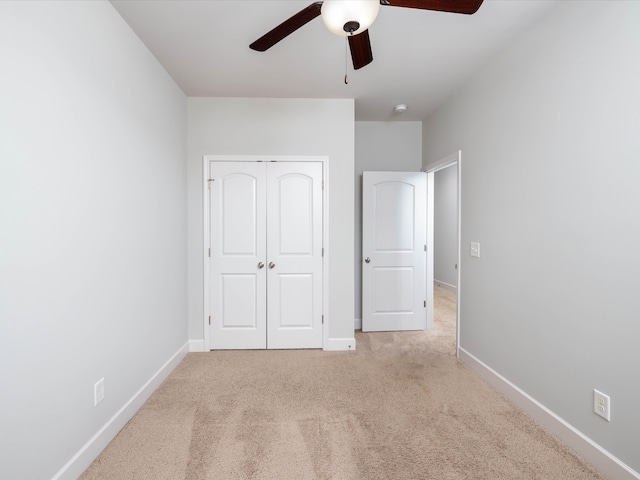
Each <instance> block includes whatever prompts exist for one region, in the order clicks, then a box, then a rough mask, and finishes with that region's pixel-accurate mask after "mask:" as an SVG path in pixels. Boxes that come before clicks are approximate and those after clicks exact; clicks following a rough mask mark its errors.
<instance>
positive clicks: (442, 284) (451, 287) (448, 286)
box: [433, 280, 458, 293]
mask: <svg viewBox="0 0 640 480" xmlns="http://www.w3.org/2000/svg"><path fill="white" fill-rule="evenodd" d="M433 283H434V285H438V286H439V287H442V288H446V289H447V290H450V291H452V292H454V293H458V287H456V286H455V285H451V284H450V283H447V282H441V281H440V280H433Z"/></svg>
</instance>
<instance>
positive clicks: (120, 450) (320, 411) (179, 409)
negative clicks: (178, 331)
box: [81, 288, 604, 480]
mask: <svg viewBox="0 0 640 480" xmlns="http://www.w3.org/2000/svg"><path fill="white" fill-rule="evenodd" d="M454 312H455V295H454V294H452V293H450V292H448V291H445V290H443V289H440V288H438V289H437V295H436V328H435V329H434V330H433V331H430V332H407V333H374V334H362V333H360V332H358V334H357V351H356V352H322V351H316V350H306V351H305V350H298V351H226V352H211V353H191V354H189V355H188V356H187V357H186V358H185V360H184V361H183V362H182V363H181V364H180V365H179V366H178V367H177V368H176V369H175V370H174V372H173V373H172V374H171V376H170V377H169V378H168V379H167V380H166V381H165V382H164V383H163V385H162V386H161V387H160V388H159V389H158V390H157V391H156V392H155V393H154V395H153V396H152V397H151V398H150V399H149V401H148V402H147V403H146V404H145V405H144V406H143V407H142V409H141V410H140V411H139V412H138V413H137V414H136V416H135V417H134V418H133V419H132V420H131V421H130V422H129V423H128V424H127V425H126V426H125V428H124V429H123V430H122V431H121V432H120V434H119V435H118V436H117V437H116V438H115V439H114V441H113V442H112V443H111V444H110V445H109V446H108V447H107V448H106V449H105V451H104V452H103V453H102V454H101V455H100V456H99V457H98V459H97V460H96V461H95V462H94V463H93V464H92V465H91V466H90V467H89V469H88V470H87V471H86V472H85V473H84V475H83V476H82V477H81V478H82V480H93V479H118V480H125V479H126V480H136V479H141V480H142V479H145V480H146V479H149V480H161V479H171V480H177V479H190V480H191V479H224V480H231V479H296V480H297V479H336V480H338V479H354V480H355V479H362V480H373V479H390V480H396V479H397V480H400V479H407V480H409V479H411V480H415V479H434V480H436V479H437V480H454V479H456V480H457V479H470V480H471V479H473V480H476V479H491V480H500V479H508V480H514V479H554V480H557V479H562V480H568V479H580V480H585V479H601V478H604V477H601V476H600V475H599V474H598V473H597V472H595V470H593V469H592V468H591V467H590V466H589V465H587V464H586V463H584V462H582V461H581V460H580V459H579V458H578V457H577V456H576V455H575V454H573V453H572V452H571V451H570V450H569V449H568V448H566V447H564V446H563V445H561V444H560V443H559V442H558V441H556V440H555V439H554V438H553V437H552V436H551V435H550V434H549V433H547V432H546V431H545V430H543V429H542V428H541V427H539V426H538V425H537V424H536V423H534V422H533V421H532V420H531V419H530V418H529V417H527V416H526V415H525V414H524V413H522V412H521V411H520V410H518V409H517V408H516V407H514V406H513V405H512V404H511V403H509V402H508V401H506V400H505V399H504V398H502V397H501V396H500V395H499V394H498V393H496V392H495V391H494V390H493V389H492V388H491V387H490V386H489V385H488V384H486V383H485V382H484V381H483V380H481V379H480V378H478V377H477V376H476V375H475V374H474V373H473V372H472V371H471V370H470V369H469V368H467V367H466V366H464V365H463V364H461V363H460V362H458V361H457V360H456V358H455V356H454V353H455V320H454V319H455V313H454Z"/></svg>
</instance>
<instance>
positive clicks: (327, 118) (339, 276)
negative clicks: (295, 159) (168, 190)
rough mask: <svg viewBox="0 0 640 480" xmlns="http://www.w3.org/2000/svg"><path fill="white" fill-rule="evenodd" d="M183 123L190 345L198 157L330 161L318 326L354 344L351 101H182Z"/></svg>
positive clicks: (199, 290)
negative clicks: (325, 299) (324, 286)
mask: <svg viewBox="0 0 640 480" xmlns="http://www.w3.org/2000/svg"><path fill="white" fill-rule="evenodd" d="M188 122H189V134H188V136H189V139H188V158H189V167H188V170H189V173H188V175H189V180H188V191H189V194H188V211H189V214H188V237H189V240H188V242H189V254H188V255H189V259H188V265H189V334H190V338H191V339H192V340H194V341H196V342H197V341H200V340H202V339H203V338H204V332H203V312H204V297H203V260H204V259H203V219H202V215H203V200H202V181H203V179H202V156H203V155H206V154H213V155H226V154H229V155H322V156H328V157H329V215H328V217H329V218H328V223H329V225H328V226H327V228H328V229H329V312H326V313H325V319H326V320H327V322H328V324H329V337H331V338H332V339H353V338H354V334H353V332H354V330H353V304H354V299H353V283H352V279H353V221H354V219H353V175H354V173H353V172H354V153H353V152H354V102H353V100H352V99H347V100H316V99H267V98H189V100H188ZM336 341H338V340H336ZM325 347H326V346H325ZM345 348H346V347H345Z"/></svg>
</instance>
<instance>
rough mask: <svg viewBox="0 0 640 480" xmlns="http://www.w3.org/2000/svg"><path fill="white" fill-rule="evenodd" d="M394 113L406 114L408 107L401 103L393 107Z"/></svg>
mask: <svg viewBox="0 0 640 480" xmlns="http://www.w3.org/2000/svg"><path fill="white" fill-rule="evenodd" d="M393 111H394V112H396V113H404V112H406V111H407V105H406V104H405V103H399V104H398V105H396V106H395V107H393Z"/></svg>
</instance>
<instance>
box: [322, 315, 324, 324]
mask: <svg viewBox="0 0 640 480" xmlns="http://www.w3.org/2000/svg"><path fill="white" fill-rule="evenodd" d="M322 324H323V325H324V315H322Z"/></svg>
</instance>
